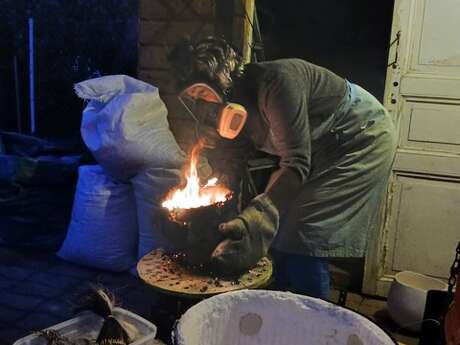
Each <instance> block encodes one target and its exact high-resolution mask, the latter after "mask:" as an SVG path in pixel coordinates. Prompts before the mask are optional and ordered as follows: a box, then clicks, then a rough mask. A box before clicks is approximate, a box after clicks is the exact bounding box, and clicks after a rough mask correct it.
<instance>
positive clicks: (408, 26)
mask: <svg viewBox="0 0 460 345" xmlns="http://www.w3.org/2000/svg"><path fill="white" fill-rule="evenodd" d="M392 25H393V27H392V38H391V42H390V44H391V46H390V52H389V67H388V72H387V79H386V90H385V102H384V103H385V106H386V107H387V108H388V109H389V110H390V112H391V113H392V116H393V118H394V119H395V121H396V122H397V127H398V132H399V146H398V151H397V154H396V158H395V164H394V167H393V171H392V176H391V180H390V186H389V191H388V194H387V203H386V208H385V212H384V215H383V221H382V226H381V231H380V232H379V233H378V235H376V236H374V238H372V239H371V242H370V246H369V250H368V254H367V257H366V267H365V277H364V284H363V291H364V292H366V293H370V294H377V295H382V296H384V295H386V294H387V292H388V288H389V286H390V283H391V281H392V278H393V276H394V274H395V273H397V272H399V271H402V270H412V271H416V272H420V273H423V274H427V275H431V276H435V277H441V278H446V277H448V275H449V268H450V265H451V264H452V261H453V258H454V254H455V248H456V245H457V243H458V241H460V0H396V1H395V8H394V14H393V24H392Z"/></svg>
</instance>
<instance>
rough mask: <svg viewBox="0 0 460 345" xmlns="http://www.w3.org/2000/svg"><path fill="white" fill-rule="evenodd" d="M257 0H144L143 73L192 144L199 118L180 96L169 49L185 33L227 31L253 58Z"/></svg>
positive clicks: (182, 138) (184, 141)
mask: <svg viewBox="0 0 460 345" xmlns="http://www.w3.org/2000/svg"><path fill="white" fill-rule="evenodd" d="M254 1H255V0H225V1H224V0H140V3H139V50H138V54H139V55H138V56H139V60H138V78H139V79H141V80H144V81H146V82H148V83H151V84H152V85H155V86H157V87H158V88H159V90H160V95H161V97H162V99H163V100H164V101H165V103H166V106H167V107H168V112H169V113H168V116H169V123H170V126H171V130H172V131H173V133H174V134H175V136H176V139H177V140H178V142H179V144H180V145H181V146H182V147H183V148H184V149H185V150H188V148H189V146H190V144H191V143H192V140H193V132H191V131H192V130H193V128H194V122H193V120H191V118H190V116H189V115H187V114H186V113H185V112H184V111H183V109H182V107H181V106H180V104H179V103H178V101H177V99H176V90H175V89H174V83H173V80H172V77H171V74H170V70H169V66H168V62H167V54H168V53H169V51H170V50H171V49H172V47H173V46H174V44H175V43H176V42H177V41H178V40H179V39H180V38H181V37H183V36H184V35H190V36H191V37H194V36H200V35H218V36H224V37H225V38H226V39H227V40H229V41H230V42H232V43H233V45H234V46H235V47H236V48H237V49H239V50H240V52H241V53H242V54H243V56H244V58H245V60H246V61H249V56H250V51H251V49H250V45H251V42H252V41H251V37H252V17H253V12H254Z"/></svg>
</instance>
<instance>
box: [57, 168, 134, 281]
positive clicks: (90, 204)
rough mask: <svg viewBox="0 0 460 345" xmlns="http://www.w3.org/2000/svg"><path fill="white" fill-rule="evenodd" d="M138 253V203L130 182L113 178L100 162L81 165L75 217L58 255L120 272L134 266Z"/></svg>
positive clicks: (82, 263) (87, 264)
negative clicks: (98, 163) (99, 164)
mask: <svg viewBox="0 0 460 345" xmlns="http://www.w3.org/2000/svg"><path fill="white" fill-rule="evenodd" d="M136 253H137V220H136V205H135V200H134V194H133V191H132V188H131V185H130V184H126V183H121V182H117V181H115V180H113V179H111V178H110V177H109V176H108V175H107V174H106V173H105V172H104V170H103V169H102V168H101V167H100V166H98V165H89V166H81V167H80V169H79V178H78V183H77V190H76V193H75V200H74V204H73V210H72V219H71V222H70V225H69V229H68V232H67V237H66V239H65V241H64V244H63V245H62V247H61V249H60V250H59V252H58V253H57V255H58V256H59V257H61V258H62V259H64V260H67V261H70V262H74V263H77V264H81V265H85V266H90V267H96V268H100V269H104V270H108V271H115V272H117V271H125V270H127V269H129V268H131V267H132V266H133V265H134V264H135V262H136Z"/></svg>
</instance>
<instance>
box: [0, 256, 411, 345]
mask: <svg viewBox="0 0 460 345" xmlns="http://www.w3.org/2000/svg"><path fill="white" fill-rule="evenodd" d="M94 284H97V285H102V286H104V287H106V288H107V289H109V290H110V291H112V292H113V293H114V295H115V296H116V297H117V300H118V301H120V303H121V307H123V308H125V309H128V310H130V311H132V312H134V313H136V314H138V315H140V316H142V317H144V318H146V319H148V320H150V321H152V322H153V323H154V324H155V325H156V326H157V327H158V329H159V337H160V338H161V339H162V340H164V341H165V342H168V341H169V338H170V329H171V327H172V325H173V323H174V321H175V318H176V317H178V315H180V310H178V309H177V308H178V303H177V300H175V299H174V298H171V297H167V296H164V295H159V294H157V293H156V292H154V291H153V290H152V289H151V288H149V287H148V286H146V285H145V284H144V283H143V282H142V281H140V280H139V279H138V278H136V277H134V276H132V275H131V274H129V273H108V272H102V271H99V270H95V269H90V268H86V267H81V266H77V265H74V264H71V263H68V262H65V261H63V260H61V259H59V258H57V257H56V256H54V255H52V254H44V253H33V252H26V253H24V252H23V251H19V250H13V249H7V248H3V247H0V345H11V344H13V343H14V342H15V341H16V340H17V339H19V338H22V337H24V336H26V335H28V334H30V332H32V331H36V330H40V329H43V328H46V327H49V326H51V325H54V324H56V323H59V322H63V321H65V320H68V319H70V318H72V317H73V314H72V308H73V305H74V303H75V298H76V296H77V295H78V294H79V293H81V292H82V291H84V290H86V289H87V288H88V287H90V286H91V285H94ZM337 300H338V292H337V291H333V292H332V294H331V301H332V302H337ZM182 305H184V304H182ZM346 306H347V307H349V308H351V309H353V310H356V311H358V312H360V313H362V314H364V315H366V316H368V317H370V318H371V319H373V320H374V321H375V322H376V323H378V324H379V325H381V326H382V327H383V328H385V329H387V330H388V331H390V332H392V333H393V334H394V335H395V337H396V338H397V340H398V341H400V342H402V343H404V344H406V345H415V344H417V343H418V340H417V337H416V335H415V334H411V333H407V332H402V331H399V330H398V327H397V326H396V325H395V324H393V323H392V322H391V320H390V319H389V317H388V315H387V314H386V311H385V310H386V302H385V301H384V300H379V299H374V298H370V297H366V296H361V295H359V294H352V293H350V294H348V297H347V303H346Z"/></svg>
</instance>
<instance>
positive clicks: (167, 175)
mask: <svg viewBox="0 0 460 345" xmlns="http://www.w3.org/2000/svg"><path fill="white" fill-rule="evenodd" d="M131 183H132V186H133V190H134V195H135V198H136V206H137V222H138V228H139V246H138V258H139V259H140V258H141V257H143V256H144V255H146V254H148V253H149V252H151V251H152V250H154V249H158V248H163V249H165V250H166V251H169V250H172V249H173V248H174V245H173V244H172V243H170V242H169V241H168V240H167V238H166V237H165V236H164V234H165V231H167V230H166V224H165V222H169V220H168V219H167V213H166V212H165V209H163V208H162V207H161V201H162V200H163V198H164V197H165V195H166V194H167V193H168V191H169V190H170V189H172V188H174V187H176V186H178V185H179V183H180V171H179V170H177V169H161V168H158V169H147V170H145V171H143V172H141V173H140V174H138V175H137V176H136V177H134V178H133V179H131Z"/></svg>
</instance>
